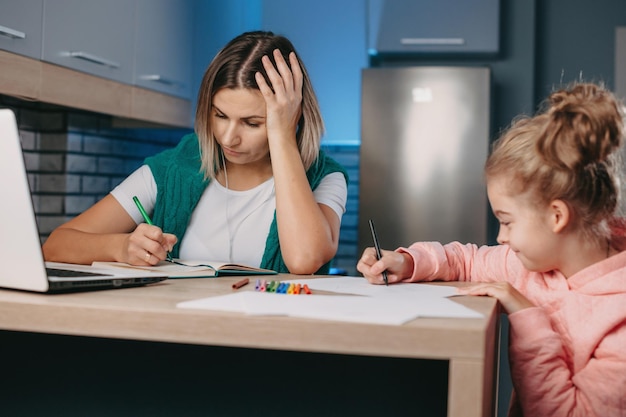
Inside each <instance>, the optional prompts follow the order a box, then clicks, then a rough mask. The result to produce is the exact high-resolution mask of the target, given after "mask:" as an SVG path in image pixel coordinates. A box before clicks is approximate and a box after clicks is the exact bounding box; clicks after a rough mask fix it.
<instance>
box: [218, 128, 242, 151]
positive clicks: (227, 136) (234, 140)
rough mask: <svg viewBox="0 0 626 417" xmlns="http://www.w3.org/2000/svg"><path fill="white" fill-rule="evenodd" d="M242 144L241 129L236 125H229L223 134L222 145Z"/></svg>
mask: <svg viewBox="0 0 626 417" xmlns="http://www.w3.org/2000/svg"><path fill="white" fill-rule="evenodd" d="M239 142H240V136H239V129H238V128H237V125H236V124H235V123H229V124H228V126H227V127H226V129H225V130H224V132H223V133H222V144H224V145H226V146H234V145H237V144H238V143H239Z"/></svg>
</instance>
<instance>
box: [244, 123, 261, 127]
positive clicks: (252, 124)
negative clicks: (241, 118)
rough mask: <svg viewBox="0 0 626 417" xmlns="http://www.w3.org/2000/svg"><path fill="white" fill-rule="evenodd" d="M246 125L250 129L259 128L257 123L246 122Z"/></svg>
mask: <svg viewBox="0 0 626 417" xmlns="http://www.w3.org/2000/svg"><path fill="white" fill-rule="evenodd" d="M246 124H247V125H248V126H250V127H259V124H258V123H255V122H246Z"/></svg>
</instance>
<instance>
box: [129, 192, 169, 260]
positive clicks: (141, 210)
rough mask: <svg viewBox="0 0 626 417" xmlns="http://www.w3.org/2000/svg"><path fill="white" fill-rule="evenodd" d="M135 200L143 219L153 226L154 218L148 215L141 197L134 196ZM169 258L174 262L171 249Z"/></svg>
mask: <svg viewBox="0 0 626 417" xmlns="http://www.w3.org/2000/svg"><path fill="white" fill-rule="evenodd" d="M133 201H134V202H135V205H136V206H137V208H138V209H139V212H140V213H141V216H142V217H143V220H144V221H145V222H146V223H148V224H149V225H151V226H152V224H153V223H152V219H150V216H148V213H146V209H144V208H143V206H142V205H141V201H139V199H138V198H137V196H136V195H135V196H133ZM167 260H168V261H169V262H172V255H171V254H170V253H169V251H168V252H167Z"/></svg>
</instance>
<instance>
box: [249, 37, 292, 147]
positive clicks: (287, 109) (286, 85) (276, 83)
mask: <svg viewBox="0 0 626 417" xmlns="http://www.w3.org/2000/svg"><path fill="white" fill-rule="evenodd" d="M274 60H275V61H276V67H274V65H273V64H272V61H270V59H269V58H268V57H267V56H264V57H263V58H262V59H261V61H262V63H263V67H264V68H265V71H266V73H267V76H268V78H269V82H270V84H269V85H268V83H267V81H266V80H265V77H263V74H261V73H260V72H257V73H256V74H255V77H256V82H257V84H258V86H259V90H260V91H261V94H262V95H263V98H264V99H265V105H266V113H267V115H266V121H265V123H266V127H267V135H268V137H269V138H271V137H274V136H275V135H274V134H273V133H274V132H276V133H278V134H279V135H280V136H283V137H290V138H295V136H296V130H297V126H298V121H299V120H300V116H301V115H302V78H303V76H302V70H301V69H300V63H299V62H298V58H296V54H295V53H294V52H291V53H290V54H289V63H290V64H291V69H289V66H287V63H286V62H285V60H284V58H283V56H282V54H281V53H280V51H279V50H278V49H276V50H274ZM270 85H271V87H270ZM272 90H273V91H272ZM276 136H278V135H276ZM280 136H278V137H280Z"/></svg>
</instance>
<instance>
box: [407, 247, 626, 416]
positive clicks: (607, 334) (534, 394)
mask: <svg viewBox="0 0 626 417" xmlns="http://www.w3.org/2000/svg"><path fill="white" fill-rule="evenodd" d="M398 251H400V252H407V253H409V254H411V256H412V257H413V260H414V261H415V269H414V271H413V275H412V277H411V278H409V279H406V280H405V281H410V282H416V281H432V280H444V281H457V280H458V281H473V282H478V281H483V282H490V281H491V282H493V281H508V282H509V283H511V285H513V286H514V287H515V288H517V290H518V291H520V292H521V293H522V294H524V295H525V296H526V297H527V298H528V299H529V300H530V301H532V302H533V303H534V304H535V305H536V306H537V307H533V308H527V309H524V310H521V311H518V312H516V313H513V314H510V315H509V322H510V346H509V349H510V354H509V357H510V362H511V375H512V380H513V385H514V387H515V394H514V399H513V402H512V408H511V415H522V411H523V415H524V416H526V417H543V416H546V417H548V416H550V417H555V416H585V417H592V416H597V417H613V416H626V251H624V252H621V253H619V254H617V255H615V256H612V257H610V258H608V259H606V260H604V261H602V262H599V263H597V264H594V265H592V266H589V267H587V268H585V269H584V270H582V271H579V272H578V273H576V274H575V275H573V276H571V277H570V278H569V279H566V278H565V277H564V276H563V275H562V274H561V273H560V272H558V271H552V272H549V273H538V272H531V271H528V270H527V269H525V268H524V267H523V266H522V264H521V262H520V261H519V259H518V258H517V256H516V255H515V253H514V252H513V251H511V250H510V248H509V247H508V246H506V245H503V246H482V247H478V246H476V245H471V244H468V245H462V244H460V243H458V242H454V243H450V244H447V245H441V244H440V243H437V242H420V243H415V244H413V245H411V246H410V247H409V248H399V249H398ZM515 396H516V397H517V398H515ZM520 407H521V410H520Z"/></svg>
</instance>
